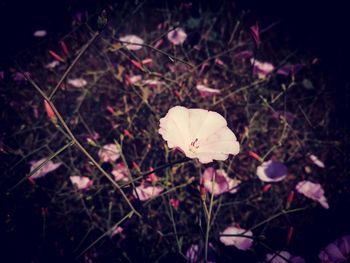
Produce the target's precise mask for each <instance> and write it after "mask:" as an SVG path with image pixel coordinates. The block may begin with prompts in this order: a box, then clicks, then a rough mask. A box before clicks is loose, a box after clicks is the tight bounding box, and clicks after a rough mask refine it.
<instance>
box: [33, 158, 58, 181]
mask: <svg viewBox="0 0 350 263" xmlns="http://www.w3.org/2000/svg"><path fill="white" fill-rule="evenodd" d="M46 159H47V158H43V159H40V160H39V161H33V162H31V163H32V166H31V167H30V171H33V170H34V169H35V168H36V167H39V166H40V165H41V164H42V163H43V162H44V161H45V160H46ZM61 164H62V163H54V162H52V161H48V162H47V163H46V164H45V165H43V166H42V167H41V168H40V169H39V170H38V171H36V172H35V173H34V174H32V175H31V176H30V178H31V179H37V178H40V177H43V176H45V175H46V174H48V173H50V172H52V171H54V170H56V169H57V168H58V167H60V166H61Z"/></svg>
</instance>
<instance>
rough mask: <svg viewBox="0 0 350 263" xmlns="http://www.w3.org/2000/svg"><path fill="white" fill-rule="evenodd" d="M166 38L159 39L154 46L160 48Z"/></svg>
mask: <svg viewBox="0 0 350 263" xmlns="http://www.w3.org/2000/svg"><path fill="white" fill-rule="evenodd" d="M163 42H164V40H163V39H159V40H158V41H157V42H156V43H155V44H154V48H159V47H160V46H161V45H162V44H163Z"/></svg>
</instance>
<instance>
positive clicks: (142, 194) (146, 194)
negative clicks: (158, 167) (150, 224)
mask: <svg viewBox="0 0 350 263" xmlns="http://www.w3.org/2000/svg"><path fill="white" fill-rule="evenodd" d="M163 190H164V188H163V187H159V186H153V185H149V186H145V185H144V184H141V185H140V186H138V187H136V189H135V190H134V192H133V195H134V197H136V198H137V195H138V196H139V198H140V200H141V201H146V200H148V199H150V198H153V197H156V196H158V195H159V194H160V193H161V192H163ZM136 192H137V194H136Z"/></svg>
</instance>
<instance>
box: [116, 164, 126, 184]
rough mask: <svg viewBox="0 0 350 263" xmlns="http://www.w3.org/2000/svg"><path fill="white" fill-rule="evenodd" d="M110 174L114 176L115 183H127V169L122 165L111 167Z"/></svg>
mask: <svg viewBox="0 0 350 263" xmlns="http://www.w3.org/2000/svg"><path fill="white" fill-rule="evenodd" d="M112 174H113V176H114V180H116V181H120V180H122V181H126V182H128V181H129V176H128V168H127V167H126V165H125V164H124V163H118V164H117V165H115V166H114V167H113V170H112Z"/></svg>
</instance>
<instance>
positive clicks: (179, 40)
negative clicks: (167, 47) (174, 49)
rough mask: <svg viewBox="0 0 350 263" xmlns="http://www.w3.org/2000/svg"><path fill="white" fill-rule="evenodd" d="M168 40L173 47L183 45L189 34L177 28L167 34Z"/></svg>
mask: <svg viewBox="0 0 350 263" xmlns="http://www.w3.org/2000/svg"><path fill="white" fill-rule="evenodd" d="M167 37H168V40H169V41H170V42H171V43H172V44H173V45H182V44H183V43H184V42H185V40H186V38H187V34H186V33H185V31H184V30H183V29H182V28H179V27H178V28H176V29H174V30H172V31H170V32H169V33H168V34H167Z"/></svg>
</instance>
